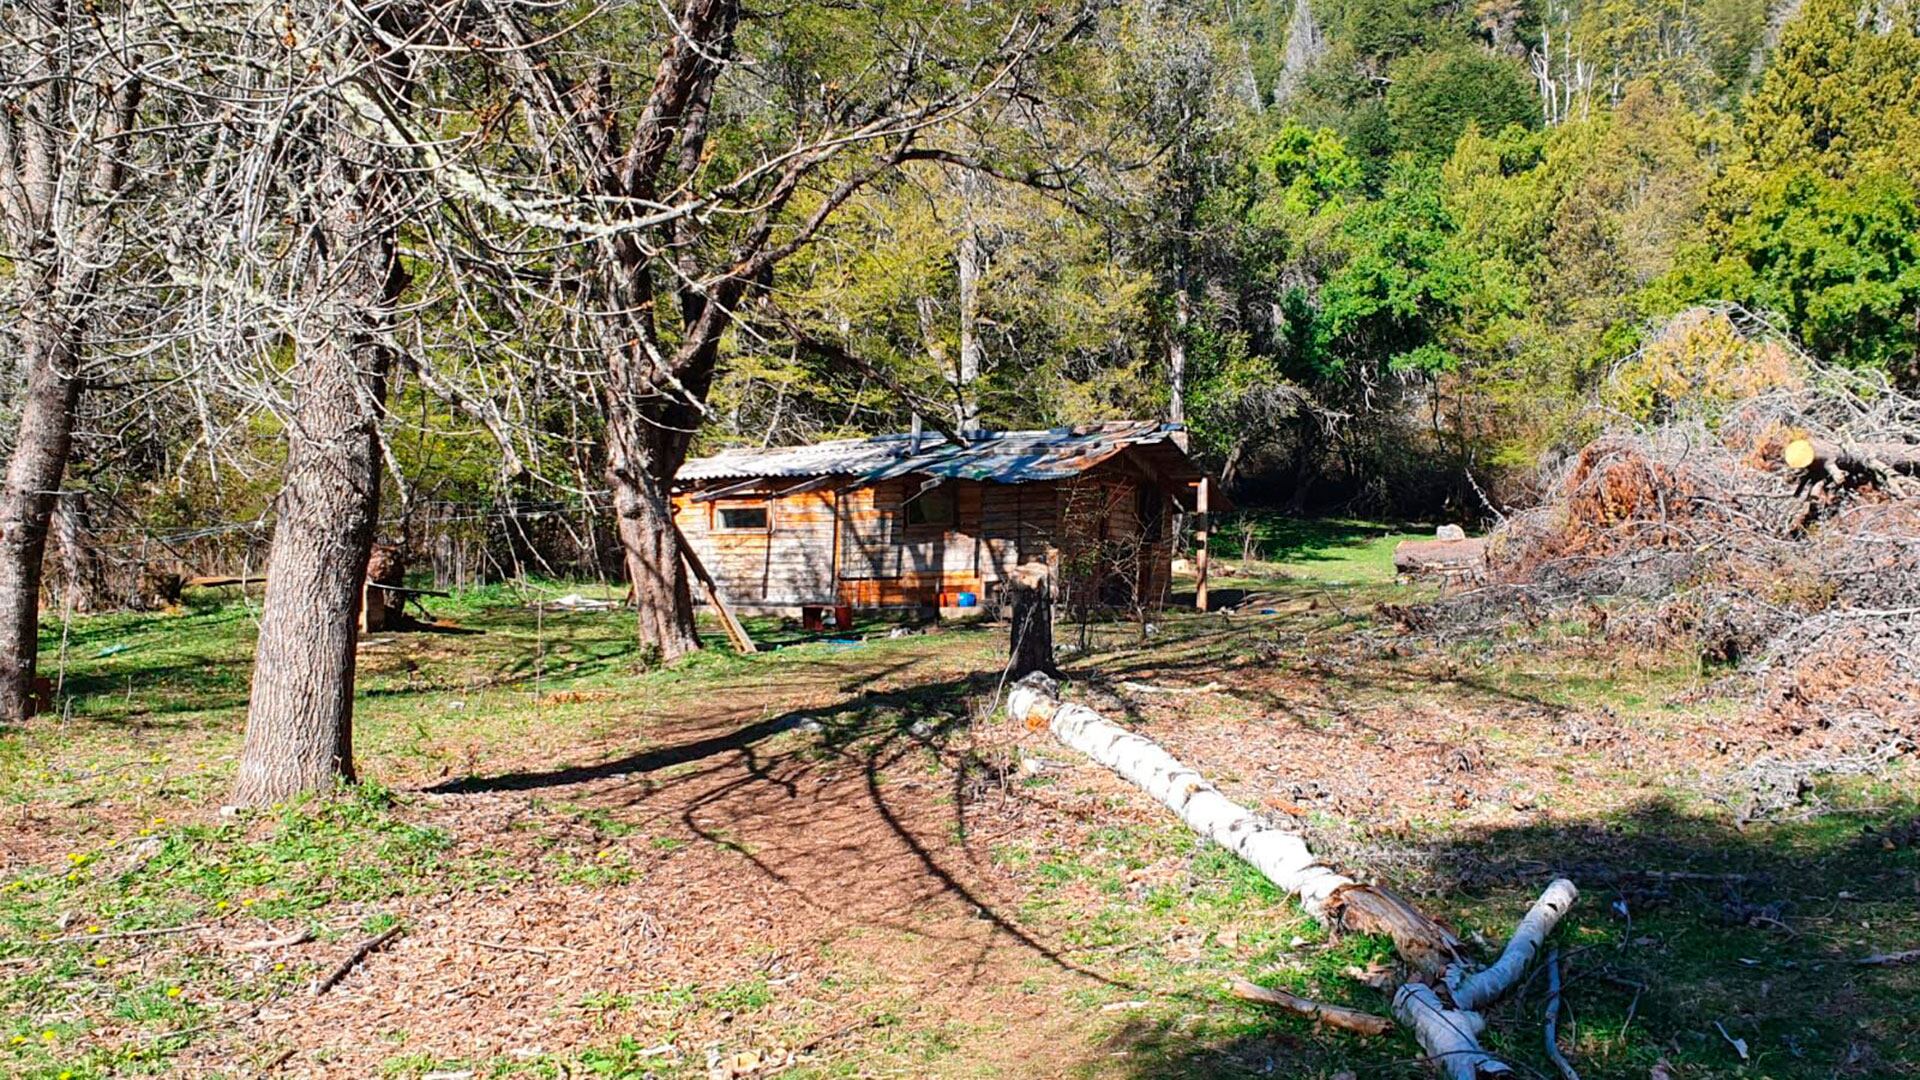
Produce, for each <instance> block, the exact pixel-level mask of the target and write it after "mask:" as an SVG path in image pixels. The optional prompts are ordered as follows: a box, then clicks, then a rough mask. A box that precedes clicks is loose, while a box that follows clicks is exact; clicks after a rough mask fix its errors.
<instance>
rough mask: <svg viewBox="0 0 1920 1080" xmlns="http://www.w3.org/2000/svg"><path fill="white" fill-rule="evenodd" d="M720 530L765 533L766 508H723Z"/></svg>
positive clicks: (721, 509) (721, 510)
mask: <svg viewBox="0 0 1920 1080" xmlns="http://www.w3.org/2000/svg"><path fill="white" fill-rule="evenodd" d="M720 528H721V529H723V530H725V531H727V532H765V531H766V530H767V508H766V507H764V506H723V507H721V508H720Z"/></svg>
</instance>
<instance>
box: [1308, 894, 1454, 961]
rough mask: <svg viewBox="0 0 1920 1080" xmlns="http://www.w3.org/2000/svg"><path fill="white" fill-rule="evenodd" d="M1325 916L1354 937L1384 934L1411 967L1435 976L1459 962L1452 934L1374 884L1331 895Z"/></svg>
mask: <svg viewBox="0 0 1920 1080" xmlns="http://www.w3.org/2000/svg"><path fill="white" fill-rule="evenodd" d="M1327 914H1328V916H1329V917H1330V919H1331V920H1332V921H1333V923H1334V925H1336V926H1338V927H1339V928H1340V929H1342V930H1346V931H1349V932H1351V933H1357V934H1384V935H1386V936H1387V937H1390V938H1392V939H1393V947H1394V951H1395V952H1397V953H1399V954H1400V956H1401V958H1402V959H1404V960H1406V961H1407V963H1409V964H1412V965H1413V967H1414V968H1415V969H1416V970H1418V971H1421V972H1424V973H1425V974H1427V975H1431V976H1435V977H1438V976H1440V975H1443V974H1445V972H1446V971H1447V969H1448V968H1449V967H1450V966H1452V965H1455V964H1458V963H1459V962H1460V959H1461V951H1460V950H1461V942H1460V939H1459V938H1457V937H1455V936H1454V934H1453V931H1451V930H1449V929H1447V928H1446V927H1445V926H1442V925H1441V924H1440V923H1438V922H1435V921H1434V920H1433V919H1431V918H1429V917H1427V915H1425V914H1424V913H1423V912H1421V911H1420V910H1419V909H1417V908H1415V907H1414V906H1413V905H1412V904H1409V903H1407V902H1406V901H1405V900H1404V899H1402V898H1401V897H1400V896H1399V895H1397V894H1395V893H1393V892H1392V891H1390V890H1387V889H1383V888H1381V887H1379V886H1377V885H1352V886H1348V887H1346V888H1343V889H1340V890H1338V891H1336V892H1335V893H1334V894H1333V897H1332V899H1331V900H1330V901H1329V902H1328V904H1327Z"/></svg>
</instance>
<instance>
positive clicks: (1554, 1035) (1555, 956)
mask: <svg viewBox="0 0 1920 1080" xmlns="http://www.w3.org/2000/svg"><path fill="white" fill-rule="evenodd" d="M1546 1040H1547V1058H1548V1060H1550V1061H1552V1062H1553V1065H1554V1068H1556V1069H1559V1070H1560V1075H1561V1076H1562V1077H1563V1078H1564V1080H1580V1074H1579V1073H1577V1072H1574V1071H1573V1065H1572V1064H1571V1063H1570V1062H1568V1061H1567V1058H1566V1055H1565V1054H1562V1053H1561V1052H1560V950H1559V949H1548V950H1547V1030H1546Z"/></svg>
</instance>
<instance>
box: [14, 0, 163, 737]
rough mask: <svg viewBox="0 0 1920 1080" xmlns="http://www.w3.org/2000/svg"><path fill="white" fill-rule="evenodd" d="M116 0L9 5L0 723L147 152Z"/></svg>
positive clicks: (128, 35) (20, 692) (139, 86)
mask: <svg viewBox="0 0 1920 1080" xmlns="http://www.w3.org/2000/svg"><path fill="white" fill-rule="evenodd" d="M131 30H132V28H131V26H130V23H129V19H128V18H127V16H126V14H125V13H124V12H122V11H120V10H117V9H116V7H115V6H113V5H106V6H101V5H95V4H90V3H80V2H75V0H9V3H7V4H6V5H5V6H4V7H3V8H0V263H4V264H5V266H6V269H7V276H6V279H5V284H4V288H5V292H4V299H3V300H0V305H3V308H0V310H3V311H4V315H3V316H0V319H3V321H4V322H5V324H6V325H5V328H4V330H0V333H4V334H5V335H6V337H7V338H9V339H10V341H9V345H10V348H9V350H8V351H9V352H10V353H11V354H12V356H14V357H16V358H17V361H16V362H17V363H18V365H19V369H18V371H17V373H15V377H16V378H17V380H18V384H19V387H20V389H19V399H18V401H19V404H18V410H17V420H16V424H15V428H14V431H13V442H12V447H11V453H10V455H9V459H8V462H7V472H6V482H5V487H4V490H0V721H5V720H18V719H21V718H22V717H24V716H25V715H26V714H27V713H28V712H29V711H30V709H31V708H32V704H33V700H34V696H33V679H34V667H35V651H36V648H37V645H38V640H39V605H40V574H41V564H42V560H43V556H44V554H45V551H46V543H47V533H48V522H49V518H50V517H51V515H52V512H53V507H54V502H55V499H56V497H57V496H58V493H59V491H60V484H61V480H62V478H63V476H64V474H65V472H66V467H67V458H68V455H69V453H70V450H71V447H72V444H73V429H74V417H75V414H76V412H77V410H78V407H79V403H80V396H81V393H82V392H83V390H84V389H85V387H86V385H87V382H88V380H89V379H90V378H91V377H92V373H93V372H94V370H95V369H96V367H97V365H98V364H99V362H100V361H101V356H100V354H99V351H98V350H97V349H96V348H95V347H94V346H95V344H96V340H97V337H98V336H99V335H101V334H104V333H110V332H111V327H110V325H108V324H110V323H111V322H112V320H111V318H109V317H104V316H103V312H104V311H105V309H106V305H105V304H104V303H103V302H102V301H101V299H100V293H101V291H102V288H103V278H104V277H105V276H106V275H107V274H108V272H109V271H110V270H111V269H112V268H113V266H114V264H115V262H116V260H117V259H118V258H120V255H121V252H122V248H123V244H122V243H121V240H120V238H119V237H118V236H117V235H116V226H117V223H118V222H119V221H120V220H121V218H122V215H123V214H124V212H125V211H126V209H127V206H128V199H127V198H126V196H127V189H128V187H129V184H130V182H131V181H132V179H133V176H134V173H135V171H136V169H135V168H132V167H130V162H131V160H132V159H133V158H134V156H135V155H136V153H137V152H138V149H137V144H138V143H139V141H140V138H141V135H140V132H138V131H137V130H136V125H137V122H138V117H139V115H140V106H141V100H142V96H143V93H144V92H145V89H146V80H145V77H144V75H143V72H142V61H141V58H140V55H139V50H138V40H139V35H138V34H136V33H133V32H131Z"/></svg>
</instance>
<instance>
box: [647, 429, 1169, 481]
mask: <svg viewBox="0 0 1920 1080" xmlns="http://www.w3.org/2000/svg"><path fill="white" fill-rule="evenodd" d="M1185 430H1186V427H1185V425H1183V424H1162V423H1159V422H1157V421H1154V420H1117V421H1109V422H1106V423H1098V424H1082V425H1079V426H1076V427H1070V428H1069V427H1058V428H1049V429H1047V430H1044V431H983V432H976V433H975V434H974V435H973V437H972V438H971V439H970V440H969V441H968V443H967V445H965V446H954V445H952V444H951V443H948V442H947V440H946V438H945V436H942V435H939V434H937V433H933V432H928V433H926V434H923V435H922V436H921V437H920V449H919V452H917V453H915V452H913V451H912V442H913V436H911V435H904V434H902V435H876V436H873V437H871V438H865V439H834V440H832V441H829V442H821V443H813V444H811V445H808V446H782V447H772V448H768V449H764V450H760V449H738V450H725V451H722V452H720V453H718V454H715V455H713V456H712V457H706V458H701V459H699V460H697V461H689V462H687V463H686V464H685V465H683V466H681V468H680V472H679V479H680V480H681V481H683V482H697V481H705V480H733V479H749V478H753V477H762V476H767V477H806V476H848V477H854V478H857V479H858V480H859V481H861V482H865V483H871V482H873V481H876V480H885V479H888V478H890V477H895V476H904V475H906V474H908V473H926V474H929V475H932V476H942V477H947V478H949V479H956V480H985V481H989V482H992V483H996V484H1025V483H1031V482H1033V481H1036V480H1064V479H1066V478H1068V477H1071V476H1075V475H1078V474H1079V473H1082V472H1085V471H1086V470H1087V469H1090V468H1092V467H1093V466H1095V465H1098V464H1099V463H1100V462H1102V461H1105V460H1107V459H1108V458H1110V457H1112V456H1113V455H1115V454H1117V453H1120V452H1121V451H1123V450H1126V449H1128V448H1130V447H1136V446H1149V445H1154V444H1159V443H1167V444H1169V449H1173V450H1175V451H1178V444H1177V443H1176V442H1175V441H1174V437H1175V436H1176V435H1178V434H1179V433H1181V432H1183V431H1185ZM1184 456H1185V455H1184V452H1181V457H1183V458H1184Z"/></svg>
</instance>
